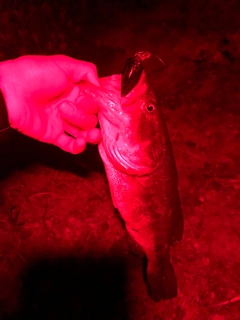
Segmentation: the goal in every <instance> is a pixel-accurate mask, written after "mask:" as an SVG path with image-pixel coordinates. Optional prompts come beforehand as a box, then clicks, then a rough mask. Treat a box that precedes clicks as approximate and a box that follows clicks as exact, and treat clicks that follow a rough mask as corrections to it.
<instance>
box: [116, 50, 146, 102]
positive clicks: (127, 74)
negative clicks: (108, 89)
mask: <svg viewBox="0 0 240 320" xmlns="http://www.w3.org/2000/svg"><path fill="white" fill-rule="evenodd" d="M142 71H143V66H142V60H141V58H140V57H139V56H137V55H135V56H134V58H129V59H127V61H126V63H125V66H124V68H123V71H122V83H121V97H124V96H126V95H127V94H128V93H129V92H130V91H132V89H133V88H135V87H136V85H137V84H138V82H139V80H140V77H141V74H142Z"/></svg>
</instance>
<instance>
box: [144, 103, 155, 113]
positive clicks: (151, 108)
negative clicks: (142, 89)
mask: <svg viewBox="0 0 240 320" xmlns="http://www.w3.org/2000/svg"><path fill="white" fill-rule="evenodd" d="M145 108H146V110H147V112H148V113H152V112H153V111H154V110H155V109H156V106H155V105H154V104H153V103H148V104H147V105H146V107H145Z"/></svg>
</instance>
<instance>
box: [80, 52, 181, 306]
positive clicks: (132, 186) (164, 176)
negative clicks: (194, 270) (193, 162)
mask: <svg viewBox="0 0 240 320" xmlns="http://www.w3.org/2000/svg"><path fill="white" fill-rule="evenodd" d="M161 63H162V61H161V59H160V58H157V59H156V56H155V55H153V54H151V53H149V52H146V51H141V52H137V53H136V54H135V55H134V56H133V58H129V59H127V61H126V63H125V66H124V68H123V71H122V74H115V75H112V76H108V77H104V78H100V88H98V89H97V88H94V90H93V88H92V87H86V90H85V91H86V93H87V94H89V95H90V96H91V97H92V98H93V99H94V100H95V101H96V102H97V103H98V104H99V106H100V111H99V113H98V119H99V124H100V128H101V133H102V140H101V142H100V143H99V146H98V150H99V153H100V156H101V158H102V161H103V164H104V167H105V171H106V175H107V179H108V182H109V188H110V192H111V197H112V201H113V205H114V207H115V208H117V209H118V211H119V213H120V216H121V218H122V219H123V221H124V223H125V227H126V231H127V234H128V239H129V244H130V247H131V249H132V251H133V252H134V253H136V254H137V255H139V256H140V257H142V258H143V259H144V260H143V265H144V266H146V267H145V269H144V279H145V282H146V285H147V289H148V293H149V296H150V297H151V299H152V300H154V301H156V302H157V301H160V300H162V299H163V300H166V299H172V298H175V297H176V296H177V292H178V288H177V279H176V275H175V272H174V268H173V265H172V262H171V258H170V249H171V247H172V246H173V245H175V244H176V243H178V242H179V241H180V240H181V238H182V235H183V229H184V227H183V224H184V223H183V213H182V208H181V202H180V197H179V191H178V174H177V169H176V164H175V160H174V156H173V151H172V147H171V142H170V138H169V134H168V130H167V126H166V123H165V120H164V117H163V113H162V110H161V107H160V105H161V98H160V97H159V95H157V94H156V88H154V86H153V84H152V83H151V75H152V74H153V73H154V72H155V74H156V71H157V70H160V69H161V72H162V68H160V66H159V64H161Z"/></svg>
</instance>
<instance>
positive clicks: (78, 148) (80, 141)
mask: <svg viewBox="0 0 240 320" xmlns="http://www.w3.org/2000/svg"><path fill="white" fill-rule="evenodd" d="M54 144H55V145H56V146H58V147H59V148H61V149H62V150H64V151H66V152H70V153H73V154H78V153H81V152H83V151H84V150H85V149H86V140H85V139H84V138H82V137H79V138H77V139H73V138H71V137H69V136H67V135H66V134H64V133H63V134H62V135H61V136H59V138H58V139H57V141H55V143H54Z"/></svg>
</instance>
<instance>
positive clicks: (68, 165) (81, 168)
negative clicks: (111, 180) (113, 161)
mask: <svg viewBox="0 0 240 320" xmlns="http://www.w3.org/2000/svg"><path fill="white" fill-rule="evenodd" d="M3 138H4V139H3ZM35 163H40V164H43V165H46V166H48V167H52V168H55V169H58V170H64V171H69V172H72V173H75V174H77V175H80V176H87V175H88V174H89V173H90V172H91V171H98V172H102V173H104V166H103V163H102V160H101V158H100V155H99V152H98V146H97V145H87V148H86V150H85V151H84V152H83V153H80V154H78V155H73V154H70V153H67V152H64V151H63V150H61V149H60V148H58V147H56V146H53V145H50V144H47V143H42V142H39V141H36V140H34V139H31V138H29V137H27V136H24V135H22V134H20V133H18V132H17V131H14V130H12V131H11V132H9V134H8V136H5V137H3V136H2V139H0V166H1V171H0V180H1V179H4V178H6V177H7V176H8V175H9V174H10V173H11V172H12V171H14V170H15V169H22V168H26V167H28V166H30V165H33V164H35Z"/></svg>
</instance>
